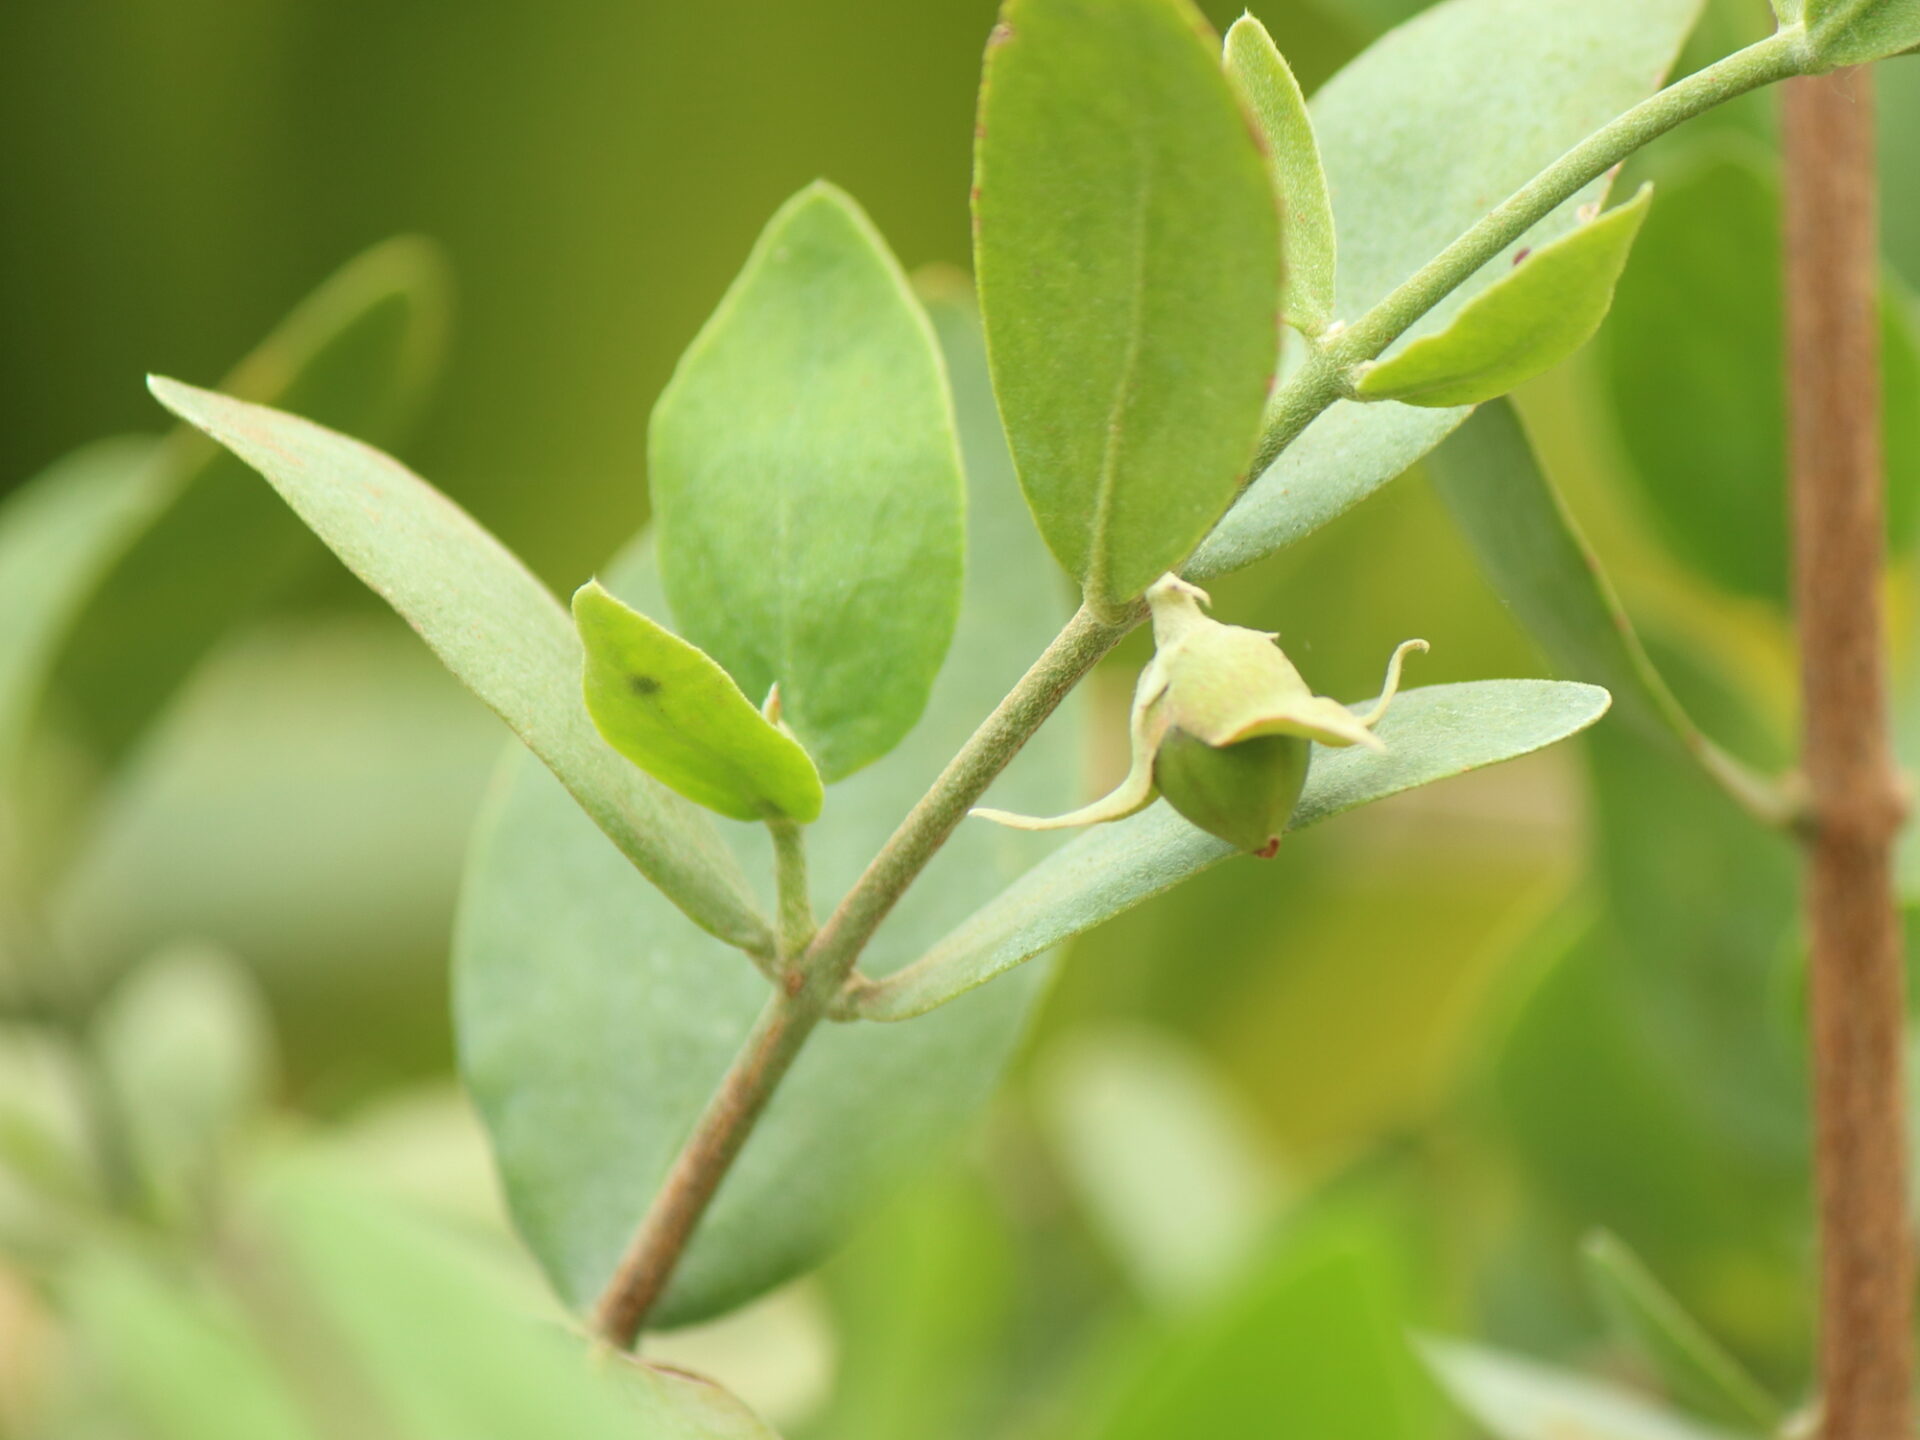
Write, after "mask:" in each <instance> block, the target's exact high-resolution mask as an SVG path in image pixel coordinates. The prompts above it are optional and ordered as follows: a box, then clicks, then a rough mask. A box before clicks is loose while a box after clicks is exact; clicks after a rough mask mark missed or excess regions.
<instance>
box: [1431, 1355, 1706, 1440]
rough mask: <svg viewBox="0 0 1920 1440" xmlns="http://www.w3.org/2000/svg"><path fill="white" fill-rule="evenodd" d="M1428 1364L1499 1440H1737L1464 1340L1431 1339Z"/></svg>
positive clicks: (1608, 1388)
mask: <svg viewBox="0 0 1920 1440" xmlns="http://www.w3.org/2000/svg"><path fill="white" fill-rule="evenodd" d="M1424 1349H1425V1351H1426V1356H1427V1361H1428V1364H1429V1365H1430V1366H1431V1367H1432V1368H1433V1372H1434V1373H1435V1374H1436V1375H1437V1376H1439V1378H1440V1382H1441V1383H1442V1384H1443V1385H1444V1386H1445V1387H1446V1389H1447V1391H1448V1393H1449V1394H1451V1395H1452V1396H1453V1398H1454V1399H1455V1400H1456V1401H1458V1402H1459V1405H1460V1408H1461V1409H1462V1410H1463V1411H1465V1412H1466V1413H1467V1414H1468V1415H1470V1416H1472V1417H1473V1418H1474V1419H1475V1420H1477V1421H1479V1423H1480V1424H1482V1425H1484V1426H1485V1427H1486V1428H1487V1430H1488V1432H1489V1433H1490V1434H1492V1435H1494V1436H1495V1437H1497V1440H1573V1437H1575V1436H1578V1437H1579V1440H1731V1432H1728V1431H1724V1430H1717V1429H1710V1428H1708V1427H1706V1426H1703V1425H1696V1424H1695V1423H1693V1422H1692V1421H1688V1420H1683V1419H1681V1418H1680V1417H1679V1416H1677V1415H1673V1414H1670V1413H1669V1412H1667V1411H1665V1410H1662V1409H1661V1408H1659V1407H1658V1406H1657V1405H1655V1404H1654V1403H1653V1402H1652V1401H1650V1400H1646V1399H1643V1398H1642V1397H1640V1396H1638V1395H1636V1394H1634V1393H1633V1392H1632V1391H1629V1390H1623V1389H1620V1388H1619V1387H1618V1386H1614V1385H1607V1384H1603V1383H1601V1382H1600V1381H1597V1380H1588V1379H1586V1378H1585V1377H1583V1376H1578V1375H1572V1374H1569V1373H1567V1372H1566V1371H1564V1370H1556V1369H1553V1368H1551V1367H1549V1366H1546V1365H1539V1364H1536V1363H1534V1362H1533V1361H1530V1360H1520V1359H1517V1358H1515V1357H1513V1356H1511V1355H1503V1354H1501V1353H1500V1352H1499V1351H1497V1350H1487V1349H1483V1348H1481V1347H1479V1346H1476V1345H1466V1344H1462V1343H1461V1342H1459V1341H1453V1340H1448V1341H1429V1342H1427V1344H1426V1346H1425V1347H1424Z"/></svg>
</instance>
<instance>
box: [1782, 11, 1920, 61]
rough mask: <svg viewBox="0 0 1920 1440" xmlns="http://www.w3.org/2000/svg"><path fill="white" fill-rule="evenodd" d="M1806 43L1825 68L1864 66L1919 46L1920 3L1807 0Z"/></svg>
mask: <svg viewBox="0 0 1920 1440" xmlns="http://www.w3.org/2000/svg"><path fill="white" fill-rule="evenodd" d="M1801 9H1802V14H1801V19H1802V20H1803V21H1804V22H1805V24H1806V27H1807V44H1808V46H1809V47H1810V49H1811V50H1812V52H1813V54H1814V56H1815V57H1816V59H1817V60H1818V61H1819V64H1820V67H1821V68H1822V69H1828V70H1831V69H1838V68H1839V67H1840V66H1842V65H1865V64H1868V63H1869V62H1871V61H1874V60H1885V59H1886V58H1888V57H1889V56H1892V55H1901V54H1904V53H1905V52H1907V51H1909V50H1911V49H1913V48H1914V47H1915V46H1920V0H1804V3H1803V4H1802V7H1801Z"/></svg>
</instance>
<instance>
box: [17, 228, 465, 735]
mask: <svg viewBox="0 0 1920 1440" xmlns="http://www.w3.org/2000/svg"><path fill="white" fill-rule="evenodd" d="M447 307H448V298H447V279H446V273H445V266H444V264H443V262H442V261H441V258H440V254H439V251H438V250H437V249H435V248H434V247H433V246H432V245H430V244H429V243H427V242H426V241H423V240H419V239H414V238H410V237H402V238H400V239H397V240H390V241H387V242H385V243H384V244H381V245H377V246H375V247H374V248H373V249H371V250H369V251H367V252H366V253H365V254H363V255H361V256H359V257H358V258H357V259H355V260H353V261H350V262H349V263H348V264H347V265H345V266H344V267H342V269H341V270H340V271H339V272H338V273H336V274H335V275H333V276H332V277H331V278H330V279H328V280H327V281H326V282H325V283H324V284H323V285H321V286H320V288H319V289H317V290H315V291H314V292H313V293H312V294H311V295H309V296H308V297H307V298H306V299H305V300H303V301H302V302H301V303H300V304H299V306H297V307H296V308H295V309H294V310H293V312H292V313H291V314H290V315H288V316H287V318H286V319H285V320H284V321H282V322H281V324H280V325H279V326H278V328H276V329H275V330H274V331H273V333H272V334H271V335H269V336H268V337H267V338H266V339H265V340H263V341H262V342H261V343H260V345H259V346H258V347H257V348H256V349H255V350H254V351H253V352H252V353H251V354H249V355H248V356H247V357H246V358H245V359H244V360H242V361H241V362H240V363H239V364H238V365H237V366H235V367H234V369H233V370H232V371H231V372H230V373H229V374H228V375H227V377H226V378H225V379H224V380H222V381H221V383H220V385H219V387H218V388H219V389H220V390H221V391H223V392H224V393H226V394H231V395H236V396H238V397H240V398H241V399H244V400H251V401H254V402H256V403H259V404H263V405H272V406H275V407H277V408H279V409H282V410H288V411H291V412H293V413H295V414H298V415H303V416H305V417H307V418H308V419H310V420H315V421H318V422H319V423H320V424H323V425H328V426H331V427H333V428H335V429H340V430H344V431H347V432H349V433H351V434H355V435H363V436H366V437H367V438H368V439H370V440H372V441H373V442H374V443H376V444H385V443H388V442H390V441H391V440H393V439H394V438H395V437H396V436H397V434H398V432H399V431H400V429H401V428H402V427H403V426H404V424H405V422H406V421H407V420H408V419H409V418H410V417H411V416H412V414H413V412H414V410H415V409H416V408H417V406H418V403H419V401H420V399H421V398H422V396H423V395H424V393H425V391H426V388H427V384H428V382H429V381H430V380H431V379H432V378H433V375H434V373H435V372H436V371H437V370H438V368H439V363H440V353H441V349H442V338H443V335H444V332H445V329H446V316H447ZM156 465H157V467H158V470H159V474H158V475H156V477H155V478H154V480H153V481H152V482H150V486H149V489H150V493H149V495H148V496H147V498H146V504H147V507H148V508H147V514H146V516H145V517H144V519H143V521H142V522H141V523H140V524H139V525H138V526H136V527H131V528H130V529H129V530H128V532H127V533H126V534H125V535H124V537H123V541H122V544H123V548H122V549H121V550H120V551H119V553H117V554H116V555H114V556H113V558H112V563H111V564H110V565H109V566H108V567H107V568H106V569H105V571H104V573H103V575H102V577H101V579H100V582H99V583H98V584H97V585H96V586H95V588H94V589H93V590H92V591H91V593H89V594H88V596H87V598H86V602H85V604H84V605H83V606H82V607H81V608H80V609H79V610H78V611H77V613H76V614H75V615H74V616H73V618H72V620H71V622H70V624H69V629H68V632H67V634H66V635H65V636H64V637H63V641H62V646H61V651H60V655H59V659H58V662H57V664H56V666H55V669H54V672H53V676H52V680H51V683H52V685H53V686H54V687H55V688H56V689H57V690H58V691H59V693H60V696H61V716H62V720H63V722H70V723H72V724H73V725H74V726H76V727H77V729H78V730H79V732H80V733H81V734H82V735H83V736H84V737H85V738H86V739H87V740H88V741H89V742H90V743H91V744H92V745H93V746H94V747H95V748H96V749H97V750H98V751H99V753H100V754H101V755H102V756H103V757H104V758H106V759H108V760H112V759H114V758H117V757H118V756H120V755H122V754H123V753H125V751H126V750H127V748H128V747H129V746H130V745H131V744H132V743H133V741H134V740H135V739H137V738H138V737H139V736H140V734H141V733H142V732H143V731H144V730H145V728H146V726H147V725H148V724H149V723H150V722H151V721H152V720H153V718H154V717H155V716H156V715H157V714H158V713H159V711H160V709H161V707H162V706H163V705H164V704H165V703H166V701H167V699H168V697H169V696H171V695H172V694H173V692H174V690H175V689H176V688H177V687H178V686H179V684H180V682H181V681H182V680H184V679H185V678H186V676H187V674H188V673H189V672H190V671H191V670H192V669H193V667H194V665H195V664H196V663H197V662H198V661H199V660H200V658H201V657H202V656H203V655H205V654H206V652H207V651H208V650H209V649H210V648H211V647H212V646H213V645H214V643H215V642H216V641H218V640H219V638H220V637H221V636H222V635H224V634H225V633H226V632H227V630H228V629H229V627H231V626H232V625H233V624H234V623H235V622H236V621H238V620H240V619H242V618H244V617H246V616H248V615H250V614H253V613H255V612H256V611H257V610H258V609H259V607H260V606H261V605H262V604H264V603H265V602H266V601H267V600H269V599H270V598H271V597H272V596H273V595H274V594H275V593H277V592H278V591H279V590H280V588H281V587H282V586H284V585H285V584H286V583H287V582H288V581H289V580H290V579H292V578H294V577H296V576H297V575H298V574H300V573H301V571H302V570H303V568H304V567H305V566H306V565H307V564H308V563H310V562H312V561H315V560H319V559H320V558H321V551H320V549H319V547H318V546H316V545H314V544H313V543H312V541H311V540H309V539H308V538H307V536H306V534H305V532H304V531H303V530H302V528H301V526H300V524H299V523H298V522H297V521H296V520H295V519H294V518H293V517H292V516H291V515H289V514H288V513H287V511H286V507H285V506H283V505H281V504H279V503H278V502H277V501H275V499H274V498H273V496H271V495H269V494H268V493H267V492H266V491H265V490H263V489H261V487H260V486H259V485H258V484H256V483H255V482H254V479H253V477H252V476H251V475H249V474H248V473H247V468H246V466H244V465H242V464H240V463H239V462H238V461H237V460H235V459H234V458H233V457H232V456H231V455H229V454H227V453H226V452H225V451H224V450H222V449H220V448H219V447H218V446H215V445H212V444H210V443H209V442H208V441H207V440H206V439H205V438H204V437H202V436H200V435H198V434H196V433H195V432H194V431H193V430H191V429H190V428H188V427H185V426H182V427H181V428H180V429H178V430H176V431H175V432H174V434H173V435H171V436H170V437H169V438H168V440H167V441H166V444H165V446H164V447H163V449H162V450H161V452H160V454H159V455H158V456H157V458H156Z"/></svg>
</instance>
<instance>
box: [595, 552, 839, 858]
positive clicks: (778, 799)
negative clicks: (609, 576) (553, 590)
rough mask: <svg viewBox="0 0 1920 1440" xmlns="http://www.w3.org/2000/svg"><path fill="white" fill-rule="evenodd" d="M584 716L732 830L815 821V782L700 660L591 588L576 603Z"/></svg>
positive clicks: (707, 659)
mask: <svg viewBox="0 0 1920 1440" xmlns="http://www.w3.org/2000/svg"><path fill="white" fill-rule="evenodd" d="M573 617H574V622H575V624H576V625H577V626H578V627H579V631H580V640H581V644H582V645H583V646H585V648H586V665H585V671H584V676H583V681H582V683H583V687H584V691H585V695H586V703H587V711H588V713H589V714H590V715H591V716H592V717H593V723H594V726H595V728H596V729H598V730H599V731H600V734H601V736H602V737H603V738H604V739H605V740H606V742H607V743H608V744H609V745H611V746H613V748H614V749H615V750H618V751H619V752H620V753H621V754H622V755H624V756H626V757H627V759H629V760H631V761H632V762H633V763H634V764H636V765H638V766H639V767H640V768H641V769H642V770H645V771H646V772H647V773H648V774H649V775H651V776H653V778H654V779H656V780H658V781H659V782H660V783H661V784H663V785H666V786H668V787H669V788H671V789H673V790H676V791H678V792H679V793H680V794H682V795H684V796H686V797H687V798H688V799H689V800H692V801H694V802H695V803H697V804H700V805H705V806H706V807H707V808H708V809H710V810H717V811H718V812H719V813H720V814H722V815H726V816H729V817H731V818H733V819H735V820H773V819H786V820H797V821H799V822H801V823H802V824H808V823H811V822H812V821H814V820H817V819H819V818H820V806H821V800H822V794H821V787H820V775H819V772H818V771H816V770H815V769H814V766H813V761H812V760H811V759H810V758H809V757H808V755H807V752H806V751H805V750H803V749H802V748H801V747H800V743H799V742H798V741H797V740H795V739H794V738H793V737H792V736H791V735H789V734H787V733H786V732H785V731H784V730H783V729H781V728H780V727H779V726H777V725H776V724H774V722H773V721H772V720H770V719H769V718H768V717H767V716H765V715H763V714H762V713H761V712H760V711H759V710H758V709H757V708H755V706H754V704H753V702H752V701H750V700H749V699H747V697H746V695H745V693H744V692H743V691H742V690H741V689H740V687H739V686H738V685H736V684H734V682H733V678H732V677H731V676H729V675H728V674H727V672H726V671H725V670H723V669H722V668H721V667H720V665H719V663H718V662H716V661H715V660H714V659H713V658H712V657H711V656H710V655H708V654H707V653H706V652H705V651H704V650H701V649H700V648H699V647H698V646H697V645H692V644H689V643H688V642H687V641H685V640H682V639H681V638H680V637H679V636H677V635H675V634H673V632H671V631H670V630H667V629H666V628H665V627H663V626H661V625H659V624H656V623H655V622H654V621H652V620H650V619H648V618H647V617H646V616H645V615H642V614H641V613H640V612H639V611H637V610H633V609H630V608H628V607H627V606H626V605H624V604H622V603H621V602H620V601H619V600H618V599H616V598H615V597H614V596H613V595H612V594H611V593H610V592H608V591H607V590H606V589H605V588H604V587H602V586H601V584H600V583H599V581H597V580H590V581H588V582H587V583H586V584H585V585H582V586H581V587H580V588H579V589H578V590H577V591H575V592H574V596H573Z"/></svg>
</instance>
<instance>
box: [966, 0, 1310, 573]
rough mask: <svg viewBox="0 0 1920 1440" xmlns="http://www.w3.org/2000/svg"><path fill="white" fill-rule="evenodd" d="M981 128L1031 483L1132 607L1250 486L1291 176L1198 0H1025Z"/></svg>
mask: <svg viewBox="0 0 1920 1440" xmlns="http://www.w3.org/2000/svg"><path fill="white" fill-rule="evenodd" d="M978 133H979V137H980V138H979V140H978V143H977V145H976V148H975V154H974V181H975V200H974V219H975V244H974V262H975V265H974V268H975V273H976V274H978V276H979V279H980V303H981V307H982V310H983V311H984V314H985V319H986V328H987V343H988V350H989V353H990V355H991V358H992V362H993V378H994V390H995V393H996V394H997V395H998V396H999V400H1000V413H1001V415H1002V417H1003V418H1004V420H1005V423H1006V428H1007V436H1008V440H1009V441H1010V443H1011V445H1012V449H1013V456H1014V461H1015V464H1016V466H1017V468H1018V471H1019V475H1020V483H1021V486H1022V488H1023V489H1024V490H1025V491H1026V495H1027V502H1028V504H1029V505H1030V506H1031V507H1032V509H1033V515H1034V519H1035V521H1036V523H1037V524H1038V525H1039V527H1040V532H1041V534H1042V535H1043V536H1045V537H1046V541H1047V544H1048V546H1049V547H1050V548H1051V549H1052V550H1053V553H1054V554H1055V555H1056V556H1057V557H1058V558H1059V560H1060V562H1061V564H1063V565H1064V566H1065V567H1066V568H1067V570H1068V572H1069V573H1070V574H1072V575H1073V576H1074V577H1075V578H1076V579H1078V580H1079V581H1080V582H1081V585H1082V588H1083V589H1084V591H1085V592H1086V594H1087V595H1088V597H1089V598H1090V599H1091V600H1093V601H1094V602H1095V603H1096V604H1100V605H1113V604H1115V603H1118V602H1120V601H1124V600H1127V599H1129V598H1131V597H1133V596H1136V595H1138V594H1140V593H1141V591H1143V590H1144V589H1145V588H1146V587H1147V586H1148V585H1149V584H1151V583H1152V582H1153V581H1154V580H1156V579H1158V578H1159V576H1160V575H1161V574H1162V573H1163V572H1165V571H1167V570H1169V569H1172V568H1173V567H1174V566H1176V565H1177V564H1178V563H1179V562H1180V561H1182V560H1184V559H1185V558H1186V557H1187V555H1188V554H1189V553H1190V552H1191V551H1192V549H1193V547H1194V546H1195V545H1196V544H1198V543H1199V541H1200V539H1201V537H1202V536H1203V535H1205V534H1206V532H1207V529H1208V528H1209V527H1210V526H1211V525H1212V524H1213V523H1214V522H1215V521H1216V520H1217V519H1219V517H1220V515H1221V512H1223V511H1224V510H1225V509H1226V507H1227V505H1228V504H1229V503H1230V502H1231V500H1232V498H1233V495H1234V492H1235V490H1236V489H1237V488H1238V487H1239V485H1240V483H1241V481H1242V480H1243V479H1244V478H1245V472H1246V469H1247V466H1248V463H1249V461H1250V460H1251V458H1252V455H1253V449H1254V444H1255V441H1256V438H1257V436H1258V432H1259V427H1260V416H1261V411H1262V408H1263V406H1264V404H1265V400H1266V395H1267V391H1268V387H1269V384H1270V383H1271V381H1272V378H1273V373H1274V366H1275V364H1276V361H1277V357H1278V352H1279V324H1278V310H1279V303H1280V302H1279V284H1280V228H1279V215H1278V210H1277V207H1276V204H1275V199H1274V194H1273V187H1272V181H1271V179H1270V178H1269V175H1268V170H1267V164H1266V161H1265V159H1264V157H1263V156H1262V155H1261V154H1260V150H1259V147H1258V145H1257V143H1256V141H1255V139H1254V135H1253V131H1252V128H1251V125H1250V124H1249V121H1248V117H1247V115H1246V113H1245V111H1244V110H1243V109H1242V107H1241V104H1240V101H1239V99H1238V97H1237V96H1236V95H1235V93H1234V87H1233V85H1232V83H1231V82H1230V81H1229V80H1228V79H1227V77H1226V75H1225V73H1224V72H1223V70H1222V68H1221V64H1220V52H1219V49H1218V42H1217V40H1215V39H1214V38H1213V37H1212V36H1211V34H1210V32H1208V30H1207V29H1206V26H1205V23H1204V22H1203V21H1202V20H1201V19H1200V16H1199V13H1198V12H1197V11H1196V10H1195V9H1194V8H1193V6H1192V4H1191V3H1190V0H1008V3H1007V4H1006V6H1005V7H1004V9H1003V11H1002V23H1001V24H1000V26H999V28H998V29H997V30H996V31H995V32H994V38H993V41H992V43H991V44H990V46H989V49H988V53H987V63H986V74H985V77H984V79H983V81H982V83H981V98H980V120H979V131H978Z"/></svg>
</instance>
